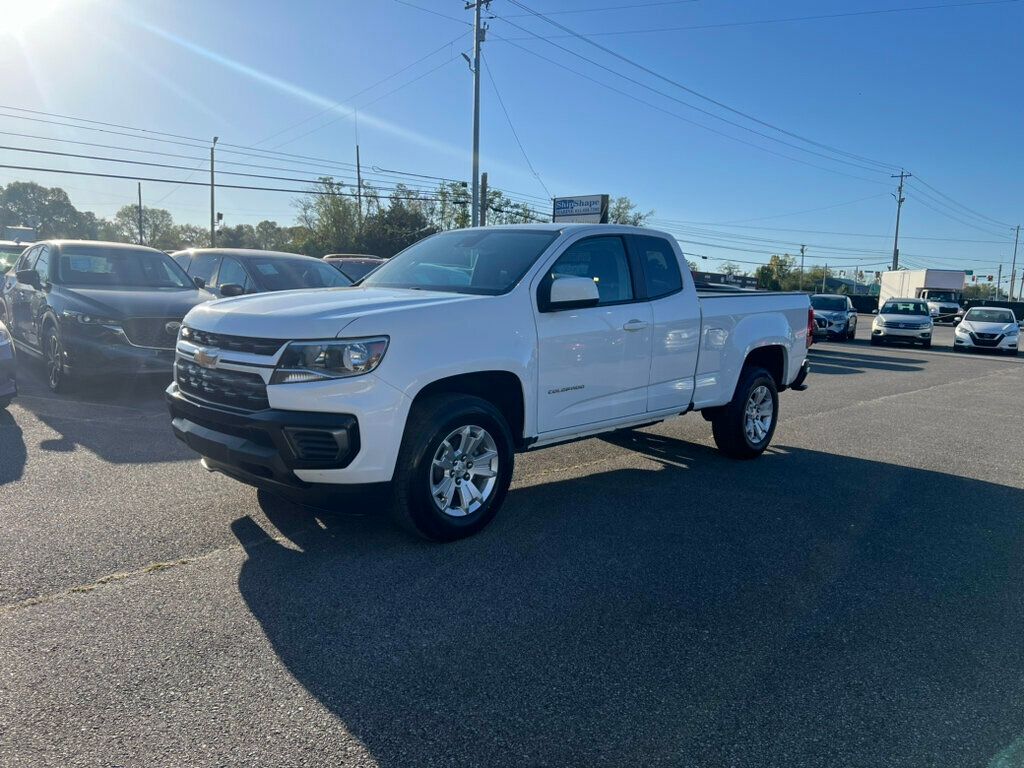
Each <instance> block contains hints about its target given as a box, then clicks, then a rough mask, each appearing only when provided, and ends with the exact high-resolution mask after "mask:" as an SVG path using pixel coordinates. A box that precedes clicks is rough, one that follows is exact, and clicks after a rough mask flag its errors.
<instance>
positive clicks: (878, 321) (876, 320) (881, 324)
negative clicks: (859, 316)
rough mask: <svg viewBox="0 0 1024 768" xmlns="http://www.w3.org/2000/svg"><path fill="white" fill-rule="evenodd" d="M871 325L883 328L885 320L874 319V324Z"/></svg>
mask: <svg viewBox="0 0 1024 768" xmlns="http://www.w3.org/2000/svg"><path fill="white" fill-rule="evenodd" d="M872 325H875V326H877V327H879V328H885V320H883V319H882V318H880V317H876V318H875V321H874V323H872Z"/></svg>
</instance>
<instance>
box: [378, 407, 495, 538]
mask: <svg viewBox="0 0 1024 768" xmlns="http://www.w3.org/2000/svg"><path fill="white" fill-rule="evenodd" d="M514 461H515V453H514V448H513V444H512V435H511V433H510V431H509V428H508V424H507V423H506V422H505V419H504V417H503V416H502V415H501V412H500V411H499V410H498V409H497V408H495V407H494V406H493V405H492V404H491V403H489V402H488V401H486V400H483V399H481V398H478V397H472V396H470V395H459V394H445V395H435V396H431V397H428V398H426V399H424V400H423V401H421V402H418V403H416V404H415V405H414V406H413V409H412V412H411V413H410V414H409V421H408V423H407V424H406V428H405V435H404V437H403V438H402V447H401V450H400V451H399V455H398V463H397V465H396V467H395V478H394V483H393V509H392V512H393V514H394V516H395V519H396V520H397V522H398V523H399V525H401V526H402V527H403V528H405V529H406V530H408V531H409V532H411V533H413V534H415V535H417V536H420V537H422V538H425V539H431V540H433V541H454V540H456V539H462V538H465V537H466V536H471V535H473V534H474V533H477V532H478V531H480V530H482V529H483V528H484V527H485V526H486V525H487V524H488V523H490V522H491V520H492V519H494V516H495V515H496V514H497V513H498V510H499V509H500V508H501V505H502V503H503V502H504V501H505V496H506V495H507V493H508V486H509V484H510V483H511V481H512V468H513V464H514Z"/></svg>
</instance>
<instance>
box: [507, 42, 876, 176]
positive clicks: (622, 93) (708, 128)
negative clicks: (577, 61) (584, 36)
mask: <svg viewBox="0 0 1024 768" xmlns="http://www.w3.org/2000/svg"><path fill="white" fill-rule="evenodd" d="M520 29H522V27H520ZM491 37H493V38H494V39H496V40H502V41H503V42H506V43H509V44H510V45H511V46H512V47H514V48H518V49H519V50H521V51H523V52H524V53H528V54H530V55H531V56H535V57H537V58H538V59H541V60H543V61H546V62H548V63H549V64H553V65H555V66H556V67H558V68H559V69H560V70H564V71H569V72H572V73H573V74H575V75H577V76H579V77H582V78H583V79H584V80H589V81H590V82H592V83H595V84H596V85H599V86H601V87H602V88H605V89H606V90H609V91H612V92H613V93H617V94H619V95H620V96H625V97H626V98H627V99H631V100H632V101H636V102H638V103H640V104H643V105H645V106H648V107H650V108H651V109H654V110H657V111H658V112H661V113H663V114H666V115H668V116H669V117H674V118H675V119H676V120H681V121H682V122H684V123H687V124H688V125H693V126H696V127H697V128H701V129H703V130H705V131H709V132H710V133H713V134H715V135H716V136H721V137H723V138H726V139H729V140H731V141H735V142H738V143H740V144H744V145H746V146H748V147H753V148H754V149H757V150H760V151H761V152H767V153H768V154H770V155H775V156H776V157H781V158H783V159H785V160H789V161H790V162H793V163H799V164H801V165H806V166H808V167H810V168H817V169H818V170H819V171H826V172H828V173H834V174H837V175H839V176H846V177H848V178H851V179H857V180H858V181H866V182H868V183H870V184H885V182H883V181H881V180H880V179H869V178H867V177H864V176H857V175H856V174H852V173H847V172H846V171H840V170H837V169H835V168H828V167H826V166H823V165H818V164H817V163H812V162H810V161H808V160H802V159H800V158H798V157H792V156H790V155H786V154H783V153H782V152H777V151H776V150H774V149H769V148H768V147H764V146H761V145H760V144H755V143H753V142H751V141H747V140H746V139H741V138H739V137H738V136H732V135H730V134H728V133H724V132H723V131H719V130H717V129H715V128H712V127H711V126H709V125H705V124H703V123H699V122H697V121H696V120H691V119H690V118H688V117H684V116H683V115H680V114H679V113H678V112H673V111H671V110H669V109H665V108H664V107H662V106H659V105H658V104H655V103H654V102H652V101H648V100H646V99H643V98H640V97H639V96H637V95H635V94H633V93H630V92H628V91H624V90H622V89H621V88H616V87H615V86H614V85H610V84H609V83H607V82H605V81H603V80H599V79H597V78H596V77H592V76H591V75H588V74H586V73H585V72H581V71H580V70H578V69H573V68H572V67H570V66H567V65H566V64H564V63H563V62H560V61H556V60H555V59H552V58H551V57H550V56H545V55H544V54H542V53H538V52H537V51H534V50H531V49H530V48H527V47H525V46H523V45H520V44H519V43H516V42H512V41H510V40H509V39H508V38H506V37H501V36H500V35H497V34H494V33H491ZM546 42H548V43H549V44H550V45H554V46H555V47H556V48H559V49H560V50H563V51H566V52H567V53H571V54H572V55H573V56H576V57H577V58H581V59H583V60H584V61H586V62H588V63H590V64H592V65H594V66H596V67H599V68H601V69H604V70H606V71H608V72H611V73H612V74H615V75H618V76H619V77H622V78H623V79H625V80H628V81H630V82H631V83H634V84H636V85H640V86H641V87H643V88H646V89H647V90H651V91H653V92H654V93H657V94H658V95H660V96H663V97H665V98H667V99H669V100H671V101H675V102H677V103H679V104H682V105H683V106H687V107H692V105H690V104H688V103H687V102H685V101H682V100H681V99H677V98H675V97H673V96H671V95H669V94H667V93H664V92H663V91H659V90H658V89H657V88H651V87H650V86H648V85H645V84H644V83H641V82H640V81H638V80H634V79H633V78H631V77H629V76H627V75H622V74H621V73H618V72H615V70H612V69H610V68H608V67H605V66H604V65H602V64H599V63H598V62H596V61H594V60H593V59H589V58H587V57H586V56H583V55H582V54H578V53H576V52H575V51H573V50H571V49H569V48H565V47H563V46H561V45H558V44H557V43H551V42H550V41H546ZM696 109H698V110H699V108H696ZM722 119H724V118H722ZM727 122H728V121H727ZM744 130H751V129H749V128H745V129H744ZM754 133H758V135H763V134H760V133H759V132H757V131H754ZM772 140H773V141H780V140H779V139H772ZM782 143H784V144H787V146H789V144H788V142H782ZM801 151H804V152H807V151H809V150H803V149H802V150H801ZM815 154H816V153H815ZM829 159H831V158H829ZM886 186H888V185H886Z"/></svg>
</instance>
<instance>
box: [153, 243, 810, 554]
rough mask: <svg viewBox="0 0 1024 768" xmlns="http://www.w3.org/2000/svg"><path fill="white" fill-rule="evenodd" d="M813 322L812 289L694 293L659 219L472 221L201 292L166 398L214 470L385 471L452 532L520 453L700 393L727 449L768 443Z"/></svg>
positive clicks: (283, 478)
mask: <svg viewBox="0 0 1024 768" xmlns="http://www.w3.org/2000/svg"><path fill="white" fill-rule="evenodd" d="M812 334H813V311H812V310H811V309H810V304H809V300H808V297H807V296H806V295H805V294H797V293H756V292H748V293H721V292H716V293H709V294H698V292H697V290H696V287H695V285H694V282H693V279H692V277H691V275H690V272H689V270H688V268H687V264H686V260H685V259H684V258H683V254H682V253H681V252H680V250H679V246H678V244H677V242H676V241H675V240H674V239H673V238H672V237H671V236H669V235H666V234H663V233H661V232H657V231H654V230H649V229H642V228H636V227H626V226H617V225H608V224H601V225H579V224H571V225H565V224H561V225H560V224H542V225H521V226H505V227H487V228H476V229H464V230H457V231H449V232H444V233H441V234H436V235H433V236H431V237H428V238H426V239H424V240H421V241H420V242H418V243H416V244H414V245H412V246H410V247H409V248H407V249H406V250H405V251H403V252H402V253H400V254H398V255H397V256H394V257H393V258H391V259H390V260H389V261H388V262H387V263H385V264H383V265H381V266H380V267H379V268H378V269H376V270H375V271H374V272H373V273H372V274H370V275H369V276H368V277H366V278H365V279H364V280H363V281H362V282H360V283H357V284H356V286H355V287H351V288H329V289H322V290H303V291H284V292H280V293H272V294H260V295H255V296H244V297H238V298H229V299H224V300H221V301H215V302H212V303H208V304H203V305H201V306H197V307H196V308H195V309H193V310H191V311H190V312H189V313H188V315H187V316H186V317H185V320H184V323H183V326H182V328H181V331H180V334H179V337H178V342H177V347H176V360H175V367H174V382H173V383H172V384H171V385H170V387H169V388H168V390H167V401H168V404H169V408H170V412H171V419H172V426H173V430H174V433H175V435H176V436H177V437H178V438H179V439H181V440H182V441H184V442H185V443H186V444H187V445H189V446H190V447H191V448H192V449H194V450H195V451H196V452H197V453H199V454H200V455H201V456H202V457H203V464H204V466H205V467H206V468H207V469H208V470H211V471H217V472H222V473H224V474H226V475H228V476H230V477H233V478H235V479H237V480H240V481H241V482H244V483H249V484H251V485H255V486H257V487H265V488H271V489H275V490H277V491H279V492H285V493H286V494H288V495H297V496H299V497H300V498H305V497H307V496H313V495H320V494H321V493H322V492H324V491H326V490H330V489H332V488H333V489H336V488H338V487H339V486H367V485H374V484H387V486H386V487H387V489H388V492H389V494H390V496H389V498H390V499H391V506H392V509H393V514H394V515H395V517H396V518H397V520H398V522H399V523H400V524H402V525H403V526H404V527H405V528H407V529H408V530H410V531H411V532H413V533H415V534H418V535H420V536H423V537H425V538H428V539H434V540H441V541H447V540H453V539H458V538H461V537H464V536H468V535H470V534H473V533H475V532H477V531H479V530H480V529H481V528H483V527H484V526H485V525H487V524H488V523H489V522H490V521H491V520H492V519H493V518H494V515H495V514H496V513H497V512H498V509H499V508H500V507H501V505H502V503H503V502H504V500H505V496H506V493H507V491H508V487H509V483H510V481H511V478H512V468H513V462H514V457H515V454H516V453H517V452H521V451H528V450H535V449H539V448H543V447H544V446H549V445H553V444H555V443H561V442H565V441H568V440H574V439H578V438H583V437H587V436H589V435H596V434H599V433H603V432H609V431H612V430H621V429H624V428H630V427H637V426H642V425H649V424H651V423H654V422H658V421H662V420H664V419H666V418H668V417H671V416H676V415H680V414H685V413H687V412H689V411H700V412H701V414H702V415H703V416H704V418H705V419H706V420H707V421H709V422H710V423H711V427H712V431H713V434H714V439H715V442H716V444H717V446H718V448H719V449H720V450H721V451H722V452H723V453H725V454H726V455H728V456H731V457H735V458H738V459H749V458H753V457H756V456H758V455H760V454H761V453H762V452H763V451H764V450H765V448H767V447H768V444H769V443H770V441H771V439H772V435H773V433H774V431H775V426H776V423H777V421H778V416H779V397H778V394H779V392H782V391H783V390H786V389H795V390H800V389H805V388H806V385H805V384H804V379H805V378H806V376H807V372H808V363H807V355H806V351H807V347H808V345H809V344H810V339H811V335H812Z"/></svg>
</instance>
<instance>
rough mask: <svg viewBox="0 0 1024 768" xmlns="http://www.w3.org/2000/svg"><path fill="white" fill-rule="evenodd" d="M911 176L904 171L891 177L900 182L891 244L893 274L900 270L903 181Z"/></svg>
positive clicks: (896, 196) (904, 200) (903, 200)
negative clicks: (894, 232) (893, 236)
mask: <svg viewBox="0 0 1024 768" xmlns="http://www.w3.org/2000/svg"><path fill="white" fill-rule="evenodd" d="M912 175H913V174H910V173H907V172H906V171H900V173H899V176H896V175H895V174H894V175H893V176H892V178H894V179H899V180H900V185H899V187H898V188H897V190H896V194H895V198H896V237H895V238H894V239H893V243H892V271H893V272H895V271H896V270H897V269H899V268H900V211H901V210H903V204H904V203H905V202H907V198H905V197H904V196H903V180H904V179H909V178H910V177H911V176H912Z"/></svg>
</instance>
